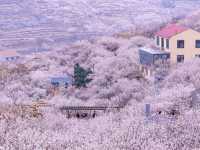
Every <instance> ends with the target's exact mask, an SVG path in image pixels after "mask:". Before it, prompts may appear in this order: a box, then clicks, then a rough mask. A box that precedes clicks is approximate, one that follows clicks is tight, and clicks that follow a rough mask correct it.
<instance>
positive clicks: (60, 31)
mask: <svg viewBox="0 0 200 150" xmlns="http://www.w3.org/2000/svg"><path fill="white" fill-rule="evenodd" d="M198 6H199V4H197V2H196V1H181V0H179V1H178V0H177V1H176V2H174V4H173V1H172V0H171V1H167V2H166V1H162V0H153V1H152V0H95V1H94V0H73V1H66V0H7V1H4V0H0V35H1V36H0V39H1V43H0V44H1V45H2V47H9V48H16V47H18V48H23V47H27V46H33V45H34V44H35V43H34V39H36V38H42V39H47V41H46V42H49V43H51V42H52V41H55V42H63V41H64V42H66V41H74V40H77V39H82V38H88V37H91V36H93V35H102V34H111V33H114V32H119V31H123V30H128V29H130V28H135V27H141V28H142V29H144V28H149V24H151V27H152V24H161V23H163V22H168V21H169V20H171V19H172V18H174V17H179V16H182V15H185V14H186V13H188V11H192V10H195V9H197V8H198ZM177 12H178V13H177Z"/></svg>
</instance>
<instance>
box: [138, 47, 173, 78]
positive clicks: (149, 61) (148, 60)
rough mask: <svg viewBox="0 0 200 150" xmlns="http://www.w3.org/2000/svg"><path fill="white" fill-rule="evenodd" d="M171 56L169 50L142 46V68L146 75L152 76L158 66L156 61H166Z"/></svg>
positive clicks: (140, 58) (140, 52)
mask: <svg viewBox="0 0 200 150" xmlns="http://www.w3.org/2000/svg"><path fill="white" fill-rule="evenodd" d="M169 58H170V53H169V52H166V51H162V50H158V49H152V48H145V47H142V48H140V49H139V61H140V70H141V72H142V73H143V75H144V76H147V77H150V76H151V75H152V74H153V71H154V68H155V67H156V62H161V63H165V62H167V60H168V59H169Z"/></svg>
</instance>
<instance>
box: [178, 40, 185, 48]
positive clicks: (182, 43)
mask: <svg viewBox="0 0 200 150" xmlns="http://www.w3.org/2000/svg"><path fill="white" fill-rule="evenodd" d="M184 43H185V42H184V40H178V41H177V48H184Z"/></svg>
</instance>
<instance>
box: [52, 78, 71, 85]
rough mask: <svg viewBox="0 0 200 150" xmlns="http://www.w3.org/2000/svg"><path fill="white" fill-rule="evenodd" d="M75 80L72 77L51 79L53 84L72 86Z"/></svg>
mask: <svg viewBox="0 0 200 150" xmlns="http://www.w3.org/2000/svg"><path fill="white" fill-rule="evenodd" d="M72 82H73V80H72V77H68V76H66V77H51V83H52V84H54V83H59V84H62V83H63V84H66V83H67V84H72Z"/></svg>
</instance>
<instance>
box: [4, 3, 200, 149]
mask: <svg viewBox="0 0 200 150" xmlns="http://www.w3.org/2000/svg"><path fill="white" fill-rule="evenodd" d="M19 2H21V3H19ZM0 6H1V7H2V8H3V9H1V11H0V13H2V15H3V14H5V13H7V16H5V17H7V18H6V20H7V21H6V22H5V21H3V23H2V26H1V27H0V28H1V31H2V32H1V33H0V34H1V35H2V36H1V38H2V39H4V40H1V41H0V42H2V47H10V48H14V47H17V48H19V47H21V48H20V50H22V49H24V48H25V47H29V48H30V47H31V46H30V45H32V46H33V47H36V48H47V49H48V50H49V51H43V52H34V53H31V54H26V55H20V56H21V57H20V58H19V59H18V60H16V61H14V62H7V61H6V62H0V83H1V84H0V149H6V150H15V149H20V150H35V149H36V150H40V149H48V150H197V149H200V124H199V123H200V117H199V113H200V111H199V106H200V105H199V104H200V101H199V98H198V93H199V92H200V91H199V88H200V84H199V82H200V69H199V65H200V60H198V59H194V60H191V61H189V62H185V63H183V64H179V65H173V66H172V67H171V68H164V69H166V71H167V73H166V76H165V77H164V78H163V79H162V80H161V81H159V82H155V81H154V80H151V79H146V78H144V77H143V76H142V74H141V72H140V69H139V60H138V49H139V47H141V46H144V47H148V46H150V45H153V43H154V40H153V39H152V38H151V35H153V31H154V30H157V29H158V27H160V26H162V25H163V24H167V23H168V22H171V21H173V20H176V21H178V22H179V23H180V24H185V25H187V26H191V27H194V28H195V29H199V24H198V21H196V20H198V19H199V17H200V15H199V12H198V11H195V12H192V13H189V14H188V12H190V11H191V10H195V9H196V8H198V7H199V3H198V2H197V1H195V0H191V1H181V0H177V1H173V0H170V1H163V0H154V1H152V0H140V1H139V0H123V1H113V0H96V1H93V0H85V1H80V0H73V1H69V2H68V1H64V0H51V1H47V0H34V1H29V0H26V1H25V0H21V1H19V0H9V1H6V2H4V1H0ZM11 6H12V7H11ZM11 8H13V9H14V10H15V11H16V12H12V11H11V10H12V9H11ZM22 8H23V9H22ZM27 9H29V10H30V11H27ZM8 12H9V13H8ZM24 12H29V13H24ZM119 12H120V13H119ZM177 12H179V13H177ZM19 14H20V15H19ZM9 15H10V16H9ZM185 15H187V16H186V17H184V16H185ZM0 16H1V14H0ZM19 16H20V17H19ZM10 17H11V18H10ZM163 17H164V19H163ZM182 17H183V18H182ZM180 18H182V19H181V20H180ZM1 19H2V20H3V18H0V22H1ZM4 19H5V18H4ZM15 21H16V22H15ZM13 22H15V23H14V24H12V23H13ZM58 24H59V25H60V26H58ZM47 27H48V28H47ZM8 30H9V32H8ZM119 31H122V32H119ZM90 33H92V35H97V34H100V35H101V36H99V37H96V38H88V37H89V36H91V35H90ZM113 33H116V34H113ZM109 34H113V36H111V35H110V36H109ZM149 35H150V36H149ZM25 38H27V39H28V43H27V39H25ZM73 38H74V39H73ZM83 38H84V40H79V39H83ZM85 38H86V39H85ZM52 39H53V40H52ZM66 39H70V41H75V42H73V43H67V42H65V41H67V40H66ZM29 40H30V41H29ZM31 40H33V41H31ZM60 41H64V44H63V43H62V44H61V43H60ZM13 44H14V46H13ZM37 44H39V46H40V47H38V45H37ZM77 66H79V67H78V69H79V70H78V71H77V70H76V69H77V68H76V67H77ZM80 66H81V67H80ZM88 72H89V73H88ZM85 75H86V76H87V77H88V78H87V79H85V80H82V78H83V77H84V76H85ZM66 76H67V77H72V78H73V79H74V80H75V79H77V76H78V79H79V80H78V81H79V83H80V85H83V86H80V85H78V86H77V85H76V84H75V83H76V82H74V81H73V84H69V85H66V84H61V86H60V85H59V84H57V82H56V81H55V77H66ZM53 77H54V78H53ZM52 78H53V79H52ZM56 80H57V79H56ZM86 81H87V82H86ZM83 82H84V84H83ZM149 105H150V112H148V110H147V106H149ZM69 106H73V108H74V107H75V108H78V106H80V107H83V106H85V107H86V106H87V107H89V106H91V107H94V106H96V107H97V108H107V109H106V110H103V111H102V112H99V111H97V110H95V111H93V110H90V111H89V113H90V114H91V113H93V114H95V115H92V117H87V116H86V115H87V114H85V112H84V111H83V110H75V111H73V110H72V111H73V112H71V111H68V110H66V108H67V107H69ZM145 106H146V107H145ZM83 108H84V107H83ZM115 108H117V109H115ZM145 108H146V109H145ZM65 110H66V111H65ZM74 112H75V115H74V116H73V115H72V113H74ZM149 113H150V114H149ZM80 114H84V116H80ZM70 115H71V116H70Z"/></svg>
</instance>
